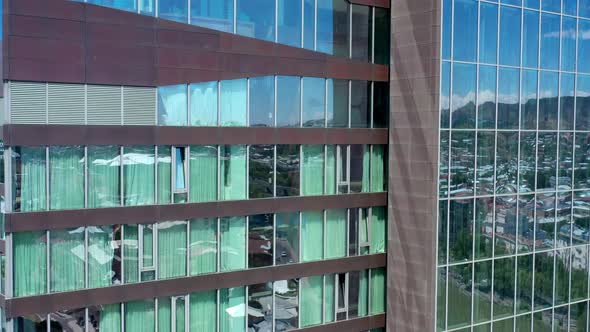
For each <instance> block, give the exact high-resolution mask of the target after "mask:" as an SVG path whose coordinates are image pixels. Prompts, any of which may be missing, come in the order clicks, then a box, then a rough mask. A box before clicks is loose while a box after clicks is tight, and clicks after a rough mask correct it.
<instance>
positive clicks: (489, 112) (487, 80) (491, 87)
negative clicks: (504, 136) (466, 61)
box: [477, 66, 496, 129]
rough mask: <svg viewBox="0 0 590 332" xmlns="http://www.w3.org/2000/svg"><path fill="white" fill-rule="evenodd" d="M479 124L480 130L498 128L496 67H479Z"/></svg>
mask: <svg viewBox="0 0 590 332" xmlns="http://www.w3.org/2000/svg"><path fill="white" fill-rule="evenodd" d="M477 122H478V127H479V128H490V129H493V128H496V67H491V66H480V67H479V89H478V92H477Z"/></svg>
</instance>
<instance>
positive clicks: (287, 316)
mask: <svg viewBox="0 0 590 332" xmlns="http://www.w3.org/2000/svg"><path fill="white" fill-rule="evenodd" d="M273 287H274V295H275V331H288V330H293V329H296V328H297V327H298V326H299V324H298V321H299V314H298V312H299V303H298V301H299V300H298V299H299V280H298V279H289V280H279V281H275V282H274V286H273Z"/></svg>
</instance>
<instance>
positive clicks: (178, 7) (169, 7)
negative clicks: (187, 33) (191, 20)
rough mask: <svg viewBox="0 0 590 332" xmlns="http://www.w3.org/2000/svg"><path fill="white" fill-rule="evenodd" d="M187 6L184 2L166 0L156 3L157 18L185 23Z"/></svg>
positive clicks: (180, 0) (182, 0)
mask: <svg viewBox="0 0 590 332" xmlns="http://www.w3.org/2000/svg"><path fill="white" fill-rule="evenodd" d="M187 7H188V5H187V1H186V0H166V1H159V2H158V17H161V18H163V19H167V20H172V21H178V22H187V17H188V8H187Z"/></svg>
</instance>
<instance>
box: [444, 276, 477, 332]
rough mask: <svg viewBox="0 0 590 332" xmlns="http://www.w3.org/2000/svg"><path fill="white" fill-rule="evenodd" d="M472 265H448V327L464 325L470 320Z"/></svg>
mask: <svg viewBox="0 0 590 332" xmlns="http://www.w3.org/2000/svg"><path fill="white" fill-rule="evenodd" d="M471 278H472V265H471V264H463V265H456V266H452V267H449V277H448V299H447V301H448V307H447V314H448V317H447V325H448V328H449V329H451V328H458V327H463V326H466V325H468V324H469V323H470V321H471V295H472V289H471Z"/></svg>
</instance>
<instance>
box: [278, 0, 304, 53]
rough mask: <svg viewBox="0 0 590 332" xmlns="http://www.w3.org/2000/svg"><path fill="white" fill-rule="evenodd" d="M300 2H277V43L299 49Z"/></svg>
mask: <svg viewBox="0 0 590 332" xmlns="http://www.w3.org/2000/svg"><path fill="white" fill-rule="evenodd" d="M301 1H302V0H278V6H279V8H278V14H279V16H278V17H277V20H278V32H277V35H278V42H279V43H281V44H286V45H290V46H295V47H301V20H302V14H301V11H302V7H301Z"/></svg>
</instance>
